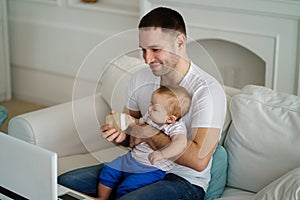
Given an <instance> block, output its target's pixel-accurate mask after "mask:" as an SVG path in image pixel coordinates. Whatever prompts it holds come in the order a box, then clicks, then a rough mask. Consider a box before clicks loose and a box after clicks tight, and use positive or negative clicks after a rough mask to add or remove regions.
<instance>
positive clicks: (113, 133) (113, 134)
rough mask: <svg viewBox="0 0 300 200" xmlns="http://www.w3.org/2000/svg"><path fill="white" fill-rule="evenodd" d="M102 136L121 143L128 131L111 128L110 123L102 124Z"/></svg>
mask: <svg viewBox="0 0 300 200" xmlns="http://www.w3.org/2000/svg"><path fill="white" fill-rule="evenodd" d="M101 131H102V136H103V137H104V138H105V139H107V141H109V142H116V143H121V142H123V141H124V140H125V139H126V133H125V132H124V131H117V130H116V129H115V128H111V127H110V125H109V124H104V125H103V126H101Z"/></svg>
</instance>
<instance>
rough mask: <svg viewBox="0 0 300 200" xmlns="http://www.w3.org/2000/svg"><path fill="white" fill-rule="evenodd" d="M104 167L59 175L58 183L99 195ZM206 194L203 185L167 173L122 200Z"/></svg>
mask: <svg viewBox="0 0 300 200" xmlns="http://www.w3.org/2000/svg"><path fill="white" fill-rule="evenodd" d="M102 168H103V165H102V164H101V165H96V166H91V167H85V168H81V169H77V170H73V171H70V172H67V173H65V174H62V175H60V176H59V177H58V183H59V184H61V185H64V186H66V187H68V188H71V189H74V190H77V191H79V192H82V193H84V194H87V195H89V196H92V197H97V189H98V182H99V178H98V177H99V174H100V172H101V170H102ZM204 195H205V192H204V190H203V189H202V188H201V187H198V186H195V185H192V184H190V183H189V182H188V181H186V180H185V179H183V178H181V177H179V176H177V175H175V174H167V175H166V176H165V178H164V179H163V180H161V181H158V182H156V183H152V184H150V185H147V186H145V187H143V188H140V189H137V190H135V191H133V192H130V193H128V194H126V195H124V196H122V197H121V198H120V200H166V199H170V200H172V199H174V200H178V199H184V200H203V199H204Z"/></svg>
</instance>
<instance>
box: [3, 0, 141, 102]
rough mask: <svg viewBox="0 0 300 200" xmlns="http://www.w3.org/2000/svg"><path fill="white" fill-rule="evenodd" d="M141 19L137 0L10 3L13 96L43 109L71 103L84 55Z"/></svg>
mask: <svg viewBox="0 0 300 200" xmlns="http://www.w3.org/2000/svg"><path fill="white" fill-rule="evenodd" d="M138 19H139V3H138V0H130V1H120V0H101V1H99V2H98V3H96V4H85V3H82V2H81V1H80V0H9V2H8V20H9V36H10V48H11V66H12V91H13V96H14V97H16V98H20V99H23V100H28V101H31V102H36V103H40V104H43V105H52V104H57V103H61V102H65V101H69V100H71V98H72V90H73V82H74V77H75V75H76V72H77V70H78V69H79V66H80V65H81V63H82V62H83V60H84V58H85V57H86V55H87V54H88V53H89V52H90V51H91V50H92V49H93V48H94V47H95V46H96V45H97V44H99V43H100V42H102V41H104V40H105V39H106V38H108V37H110V36H112V35H114V34H117V33H119V32H121V31H125V30H128V29H133V28H135V27H136V26H137V23H138Z"/></svg>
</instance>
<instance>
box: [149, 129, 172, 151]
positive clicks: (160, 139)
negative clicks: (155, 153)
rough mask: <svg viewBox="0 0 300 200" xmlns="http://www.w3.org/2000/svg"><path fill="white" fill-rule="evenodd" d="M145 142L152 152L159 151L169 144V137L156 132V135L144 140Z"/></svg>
mask: <svg viewBox="0 0 300 200" xmlns="http://www.w3.org/2000/svg"><path fill="white" fill-rule="evenodd" d="M145 141H146V142H147V144H148V145H149V146H150V147H151V148H152V149H153V150H159V149H161V148H163V147H165V146H167V145H169V143H170V142H171V139H170V138H169V136H167V135H166V134H164V133H162V132H158V133H157V134H156V135H154V136H152V137H150V138H146V139H145Z"/></svg>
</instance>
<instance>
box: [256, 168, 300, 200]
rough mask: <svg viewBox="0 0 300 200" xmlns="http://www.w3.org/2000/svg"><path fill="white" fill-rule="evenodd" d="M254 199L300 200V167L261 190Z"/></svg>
mask: <svg viewBox="0 0 300 200" xmlns="http://www.w3.org/2000/svg"><path fill="white" fill-rule="evenodd" d="M254 199H260V200H268V199H273V200H281V199H289V200H299V199H300V167H298V168H295V169H294V170H291V171H289V172H288V173H286V174H285V175H283V176H281V177H280V178H278V179H277V180H275V181H273V182H272V183H270V184H269V185H267V186H266V187H264V188H263V189H262V190H260V191H259V192H258V193H257V194H256V195H255V196H254Z"/></svg>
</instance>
